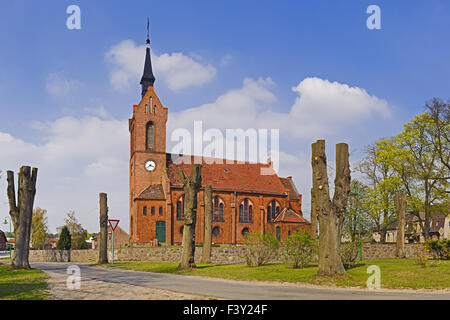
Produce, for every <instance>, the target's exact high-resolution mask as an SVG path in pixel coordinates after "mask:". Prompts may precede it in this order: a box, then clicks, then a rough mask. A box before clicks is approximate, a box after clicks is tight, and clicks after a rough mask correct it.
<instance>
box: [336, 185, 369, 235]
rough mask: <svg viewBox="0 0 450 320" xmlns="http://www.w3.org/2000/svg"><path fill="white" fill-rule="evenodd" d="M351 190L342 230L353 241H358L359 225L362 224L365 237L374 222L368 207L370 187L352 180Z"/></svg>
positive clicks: (362, 233)
mask: <svg viewBox="0 0 450 320" xmlns="http://www.w3.org/2000/svg"><path fill="white" fill-rule="evenodd" d="M357 188H358V189H359V192H358V193H359V201H358V194H357V193H356V192H355V191H357ZM350 190H351V193H350V195H349V198H348V202H347V207H346V208H345V212H344V224H343V227H342V232H343V234H344V235H346V236H348V237H350V240H351V242H356V241H357V240H358V232H359V225H361V236H362V237H364V236H366V235H367V234H369V232H370V230H371V227H372V224H373V223H372V221H371V217H370V215H369V212H368V208H367V192H368V187H367V186H366V185H364V184H362V183H361V182H359V181H358V180H352V181H351V183H350ZM358 207H359V216H358Z"/></svg>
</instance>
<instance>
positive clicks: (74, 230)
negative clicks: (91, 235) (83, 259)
mask: <svg viewBox="0 0 450 320" xmlns="http://www.w3.org/2000/svg"><path fill="white" fill-rule="evenodd" d="M64 222H65V223H66V226H67V228H68V229H69V232H70V234H71V236H72V249H74V250H77V249H87V243H86V240H87V239H88V233H87V230H86V229H84V228H83V226H82V225H81V224H80V223H79V222H78V220H77V218H76V217H75V212H74V211H70V212H69V213H68V214H67V217H66V218H65V219H64Z"/></svg>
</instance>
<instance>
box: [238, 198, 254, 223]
mask: <svg viewBox="0 0 450 320" xmlns="http://www.w3.org/2000/svg"><path fill="white" fill-rule="evenodd" d="M239 222H244V223H245V222H250V223H251V222H253V204H252V202H251V201H250V200H248V199H244V200H243V201H242V202H241V205H240V206H239Z"/></svg>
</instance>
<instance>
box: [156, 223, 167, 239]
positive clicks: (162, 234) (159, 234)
mask: <svg viewBox="0 0 450 320" xmlns="http://www.w3.org/2000/svg"><path fill="white" fill-rule="evenodd" d="M156 240H158V242H159V243H162V242H166V222H165V221H157V222H156Z"/></svg>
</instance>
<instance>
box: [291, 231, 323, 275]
mask: <svg viewBox="0 0 450 320" xmlns="http://www.w3.org/2000/svg"><path fill="white" fill-rule="evenodd" d="M283 249H284V250H283V256H284V258H285V260H286V261H292V262H293V263H294V269H297V268H304V267H306V266H307V265H308V263H309V262H310V261H311V260H312V258H313V255H314V253H315V252H316V251H317V242H316V239H315V237H313V236H312V235H311V233H310V232H308V231H305V230H299V231H297V232H296V233H294V234H291V235H290V236H289V237H288V238H287V239H286V240H284V243H283Z"/></svg>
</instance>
